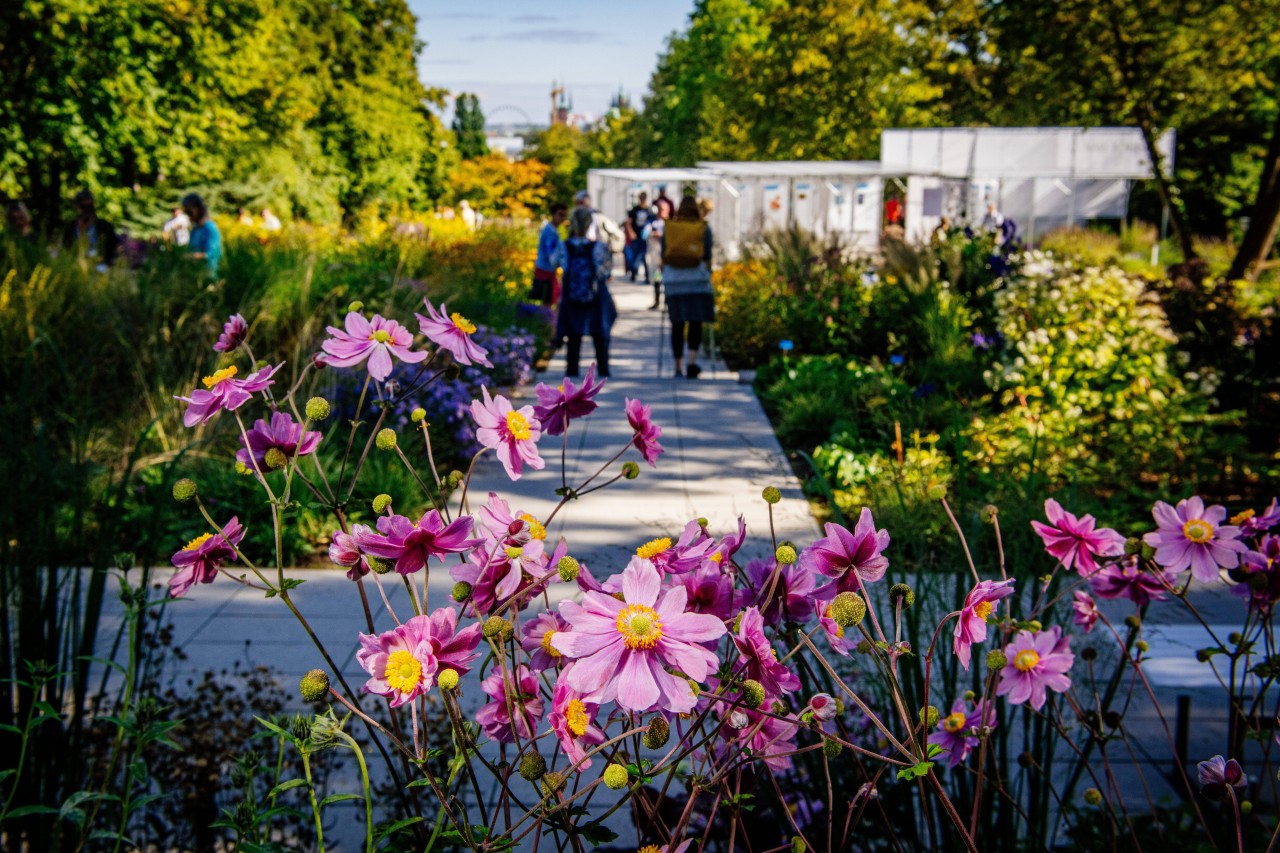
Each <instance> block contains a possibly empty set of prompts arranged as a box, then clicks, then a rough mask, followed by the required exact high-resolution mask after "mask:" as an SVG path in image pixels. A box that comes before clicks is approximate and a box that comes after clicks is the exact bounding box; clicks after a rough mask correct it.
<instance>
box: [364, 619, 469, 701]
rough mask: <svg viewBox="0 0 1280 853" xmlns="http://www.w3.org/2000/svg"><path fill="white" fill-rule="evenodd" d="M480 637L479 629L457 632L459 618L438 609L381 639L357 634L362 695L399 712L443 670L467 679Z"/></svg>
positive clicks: (397, 627) (400, 626)
mask: <svg viewBox="0 0 1280 853" xmlns="http://www.w3.org/2000/svg"><path fill="white" fill-rule="evenodd" d="M480 631H481V628H480V625H479V624H478V623H477V624H473V625H469V626H467V627H466V628H464V629H462V630H461V631H459V630H458V614H457V612H456V611H455V610H454V609H453V608H452V607H441V608H440V609H438V610H436V611H434V612H433V613H432V614H431V615H430V616H414V617H413V618H412V619H410V620H409V621H407V622H405V623H404V624H403V625H397V626H396V627H395V628H392V629H391V630H390V631H387V632H385V633H382V634H361V635H360V650H359V651H357V652H356V660H357V661H358V662H359V663H360V666H362V667H363V668H364V670H365V672H367V673H369V680H368V681H366V682H365V685H364V687H363V688H362V690H363V692H365V693H373V694H375V695H378V696H383V697H385V698H387V699H389V700H390V704H391V707H393V708H398V707H399V706H401V705H403V704H405V703H406V702H409V701H412V700H413V699H416V698H418V697H419V696H421V695H422V694H424V693H426V692H427V691H428V690H430V689H431V687H432V685H434V684H435V681H436V678H437V677H438V676H439V674H440V673H441V672H443V671H444V670H446V669H452V670H453V671H455V672H456V673H458V674H459V675H466V674H467V673H468V672H470V671H471V664H472V663H473V662H474V661H475V659H476V658H477V657H478V656H479V653H478V652H477V651H476V650H475V649H476V646H477V645H479V643H480ZM397 652H400V653H402V654H396V653H397ZM413 663H416V664H417V667H414V666H413Z"/></svg>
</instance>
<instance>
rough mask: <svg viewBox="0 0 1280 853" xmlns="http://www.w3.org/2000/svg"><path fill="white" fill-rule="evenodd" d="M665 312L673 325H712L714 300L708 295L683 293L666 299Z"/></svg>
mask: <svg viewBox="0 0 1280 853" xmlns="http://www.w3.org/2000/svg"><path fill="white" fill-rule="evenodd" d="M667 312H668V313H669V314H670V315H671V322H673V323H714V322H715V321H716V298H715V297H714V296H712V295H711V294H710V293H685V294H680V295H676V296H668V297H667Z"/></svg>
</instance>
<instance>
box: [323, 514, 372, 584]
mask: <svg viewBox="0 0 1280 853" xmlns="http://www.w3.org/2000/svg"><path fill="white" fill-rule="evenodd" d="M372 532H373V531H372V530H370V528H369V527H368V526H367V525H364V524H353V525H352V526H351V532H350V533H344V532H343V531H341V530H335V531H334V532H333V536H332V537H331V541H330V543H329V559H330V560H332V561H333V562H334V563H335V564H337V565H339V566H343V567H344V568H346V569H347V570H348V571H347V579H348V580H356V579H357V578H362V577H364V576H365V575H367V574H369V564H368V563H366V562H365V559H364V554H362V553H360V545H359V544H358V543H357V542H356V537H357V536H360V535H368V534H370V533H372Z"/></svg>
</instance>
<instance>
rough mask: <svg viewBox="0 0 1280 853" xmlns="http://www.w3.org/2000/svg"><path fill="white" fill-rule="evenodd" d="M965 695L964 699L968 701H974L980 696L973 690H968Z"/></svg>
mask: <svg viewBox="0 0 1280 853" xmlns="http://www.w3.org/2000/svg"><path fill="white" fill-rule="evenodd" d="M963 695H964V701H966V702H972V701H973V700H974V699H976V698H977V696H978V694H976V693H974V692H973V691H972V690H966V691H965V692H964V694H963Z"/></svg>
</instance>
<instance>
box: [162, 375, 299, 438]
mask: <svg viewBox="0 0 1280 853" xmlns="http://www.w3.org/2000/svg"><path fill="white" fill-rule="evenodd" d="M282 367H284V362H283V361H282V362H280V363H279V364H277V365H276V366H275V367H271V366H267V367H264V368H262V369H261V370H256V371H254V372H253V373H250V374H249V375H248V376H246V377H245V378H244V379H236V378H235V376H236V368H235V367H234V366H232V367H228V368H226V369H224V370H219V371H218V372H217V373H215V374H213V375H212V376H206V377H205V378H204V379H203V380H202V382H203V383H204V386H205V387H204V388H197V389H196V390H194V391H192V392H191V396H190V397H175V398H174V399H175V400H181V401H182V402H184V403H186V404H187V411H186V412H185V413H183V415H182V423H183V425H184V426H189V427H193V426H197V425H198V424H203V423H206V422H208V420H209V419H210V418H212V417H213V416H214V415H216V414H217V413H218V412H221V411H222V410H223V409H226V410H227V411H228V412H234V411H235V410H236V409H238V408H240V407H241V406H243V405H244V404H245V403H247V402H249V399H250V398H251V397H252V396H253V395H254V394H257V393H258V392H259V391H264V390H266V388H267V387H268V386H269V385H272V384H273V383H274V382H275V380H274V379H272V378H271V377H272V376H275V373H276V371H277V370H279V369H280V368H282Z"/></svg>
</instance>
